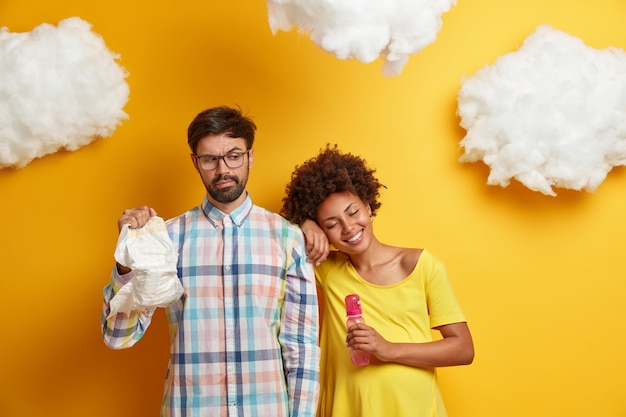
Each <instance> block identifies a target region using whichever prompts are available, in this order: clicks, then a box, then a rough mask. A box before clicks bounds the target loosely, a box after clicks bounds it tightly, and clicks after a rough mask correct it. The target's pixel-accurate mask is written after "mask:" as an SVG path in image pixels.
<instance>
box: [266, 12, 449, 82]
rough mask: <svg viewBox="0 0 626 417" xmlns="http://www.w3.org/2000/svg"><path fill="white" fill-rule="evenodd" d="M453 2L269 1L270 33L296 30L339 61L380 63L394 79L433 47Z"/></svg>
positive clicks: (384, 70)
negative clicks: (415, 57) (415, 56)
mask: <svg viewBox="0 0 626 417" xmlns="http://www.w3.org/2000/svg"><path fill="white" fill-rule="evenodd" d="M454 4H456V0H384V1H381V0H268V2H267V8H268V12H269V24H270V28H271V29H272V33H274V34H276V32H277V31H279V30H283V31H290V30H291V29H293V28H294V27H297V28H298V29H299V31H300V32H302V33H305V34H308V35H309V36H310V37H311V39H312V40H313V42H315V44H317V45H318V46H319V47H321V48H322V49H324V50H325V51H326V52H330V53H332V54H334V55H335V56H336V57H337V58H340V59H357V60H359V61H361V62H364V63H369V62H372V61H374V60H376V59H377V58H379V57H383V58H384V63H383V67H382V71H383V73H384V74H385V75H388V76H391V75H398V74H400V73H401V72H402V69H403V68H404V66H405V65H406V63H407V61H408V59H409V56H410V55H412V54H415V53H417V52H419V51H421V50H422V49H423V48H424V47H425V46H427V45H429V44H430V43H432V42H434V41H435V39H436V37H437V33H438V32H439V29H440V28H441V25H442V22H441V15H442V14H443V13H444V12H447V11H448V10H450V8H451V7H452V5H454Z"/></svg>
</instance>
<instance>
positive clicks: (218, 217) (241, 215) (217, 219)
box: [202, 192, 252, 227]
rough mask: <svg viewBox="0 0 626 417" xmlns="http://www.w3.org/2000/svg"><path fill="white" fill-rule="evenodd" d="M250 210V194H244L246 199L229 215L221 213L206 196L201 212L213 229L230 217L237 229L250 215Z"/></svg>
mask: <svg viewBox="0 0 626 417" xmlns="http://www.w3.org/2000/svg"><path fill="white" fill-rule="evenodd" d="M251 210H252V199H251V198H250V194H248V193H247V192H246V199H245V200H244V201H243V203H241V205H239V207H237V208H236V209H235V210H233V211H232V212H230V213H229V214H226V213H223V212H222V211H221V210H220V209H218V208H217V207H215V206H214V205H213V204H211V202H210V201H209V199H208V198H207V196H206V195H205V196H204V199H203V200H202V212H203V213H204V215H205V216H206V218H207V219H208V220H209V222H211V224H212V225H213V226H215V227H218V226H220V225H222V223H223V221H224V218H225V217H227V216H228V217H230V219H231V220H232V222H233V223H234V224H236V225H237V227H241V225H242V224H243V222H244V221H245V220H246V218H247V217H248V214H250V211H251Z"/></svg>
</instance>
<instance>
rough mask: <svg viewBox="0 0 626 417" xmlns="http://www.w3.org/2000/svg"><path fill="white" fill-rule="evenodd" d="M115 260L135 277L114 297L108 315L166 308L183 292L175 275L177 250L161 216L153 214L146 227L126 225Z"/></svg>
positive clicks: (121, 233)
mask: <svg viewBox="0 0 626 417" xmlns="http://www.w3.org/2000/svg"><path fill="white" fill-rule="evenodd" d="M115 260H116V261H117V262H119V263H120V264H122V265H124V266H127V267H129V268H131V269H132V270H133V278H132V279H131V280H130V281H129V282H127V283H126V284H124V285H123V286H122V288H120V290H119V291H118V292H117V294H115V296H114V297H113V298H112V299H111V302H110V307H111V312H110V313H109V317H112V316H113V315H115V314H117V313H120V312H121V313H126V314H129V313H130V312H131V311H138V310H146V309H151V308H154V307H167V306H168V305H170V304H172V303H174V302H175V301H177V300H178V299H179V298H180V297H181V295H183V292H184V289H183V286H182V284H181V282H180V279H179V278H178V275H177V274H176V263H177V261H178V252H177V251H175V250H174V245H173V244H172V240H171V239H170V237H169V235H168V234H167V228H166V227H165V222H164V221H163V219H162V218H160V217H157V216H154V217H151V218H150V220H149V221H148V223H146V225H145V226H143V227H141V228H139V229H131V228H129V225H128V224H125V225H124V226H123V227H122V230H121V231H120V236H119V238H118V240H117V247H116V248H115Z"/></svg>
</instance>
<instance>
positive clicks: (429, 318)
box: [315, 250, 465, 417]
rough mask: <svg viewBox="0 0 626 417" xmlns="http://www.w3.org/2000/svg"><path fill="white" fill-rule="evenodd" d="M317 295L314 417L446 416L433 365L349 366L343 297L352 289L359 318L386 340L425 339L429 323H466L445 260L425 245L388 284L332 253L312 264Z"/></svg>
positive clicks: (376, 363)
mask: <svg viewBox="0 0 626 417" xmlns="http://www.w3.org/2000/svg"><path fill="white" fill-rule="evenodd" d="M315 275H316V277H317V283H318V286H319V291H320V294H321V295H322V302H323V308H322V325H321V337H320V345H321V350H322V357H321V385H320V390H321V392H320V402H319V406H318V413H317V415H318V416H319V417H387V416H389V417H405V416H406V417H409V416H410V417H435V416H436V417H445V416H447V413H446V409H445V407H444V404H443V400H442V398H441V392H440V390H439V385H438V383H437V376H436V373H435V369H434V368H417V367H411V366H406V365H400V364H397V363H391V362H381V361H378V360H377V359H376V358H375V357H372V359H371V361H370V364H369V365H366V366H361V367H358V366H354V365H353V364H352V362H351V361H350V354H349V350H348V348H347V347H346V345H345V339H346V311H345V306H344V298H345V296H346V295H348V294H358V295H359V296H360V297H361V306H362V309H363V317H364V319H365V322H366V323H367V324H368V325H370V326H372V327H373V328H374V329H376V331H378V333H380V334H381V335H382V336H383V337H384V338H385V339H386V340H388V341H390V342H428V341H431V340H432V334H431V328H433V327H437V326H441V325H444V324H451V323H459V322H465V316H464V315H463V313H462V311H461V309H460V307H459V305H458V303H457V301H456V298H455V297H454V293H453V292H452V289H451V287H450V283H449V281H448V276H447V272H446V269H445V266H444V264H443V263H442V262H441V261H439V260H438V259H436V258H435V257H434V256H433V255H432V254H431V253H429V252H428V251H426V250H424V251H423V252H422V253H421V255H420V257H419V260H418V262H417V265H416V267H415V269H414V271H413V272H412V273H411V274H410V275H409V276H408V277H407V278H405V279H404V280H402V281H401V282H399V283H397V284H394V285H390V286H379V285H373V284H370V283H368V282H366V281H365V280H363V279H362V278H361V277H360V276H359V275H358V273H357V272H356V270H355V269H354V267H353V266H352V264H351V263H350V262H349V260H348V257H347V256H346V255H344V254H343V253H341V252H332V253H331V255H330V256H329V258H328V259H327V260H326V261H325V262H324V263H322V264H321V265H319V266H318V267H316V269H315Z"/></svg>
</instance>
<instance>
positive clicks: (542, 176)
mask: <svg viewBox="0 0 626 417" xmlns="http://www.w3.org/2000/svg"><path fill="white" fill-rule="evenodd" d="M457 113H458V115H459V116H460V119H461V122H460V124H461V126H462V127H463V128H465V129H466V131H467V132H466V133H467V134H466V136H465V137H464V138H463V140H462V141H461V146H462V147H463V148H464V153H463V155H462V156H461V157H460V159H459V160H460V161H461V162H476V161H479V160H482V161H483V162H484V163H485V164H486V165H488V166H489V167H490V174H489V178H488V180H487V183H488V184H490V185H500V186H502V187H506V186H507V185H508V184H509V182H510V180H511V179H515V180H517V181H519V182H521V183H522V184H524V185H525V186H526V187H528V188H529V189H531V190H533V191H539V192H541V193H544V194H546V195H551V196H555V195H556V193H555V192H554V190H553V187H559V188H566V189H573V190H583V189H584V190H586V191H595V190H596V189H597V187H598V186H599V185H600V184H601V183H602V181H604V179H605V178H606V175H607V174H608V172H609V171H610V170H611V169H612V168H613V167H615V166H622V165H625V164H626V53H625V52H624V51H623V50H621V49H618V48H612V47H611V48H607V49H602V50H598V49H594V48H591V47H589V46H586V45H585V44H584V43H583V41H582V40H580V39H578V38H576V37H573V36H571V35H569V34H566V33H564V32H561V31H558V30H556V29H553V28H552V27H550V26H549V25H543V26H540V27H538V28H537V29H536V30H535V32H534V33H532V34H531V35H530V36H529V37H528V38H526V40H525V41H524V43H523V45H522V46H521V47H520V48H519V50H518V51H516V52H511V53H508V54H506V55H503V56H501V57H500V58H498V59H497V60H496V62H495V63H494V64H493V65H492V66H486V67H485V68H483V69H481V70H479V71H478V72H476V74H474V75H473V76H472V77H471V78H468V79H466V80H464V81H463V83H462V86H461V89H460V91H459V93H458V108H457Z"/></svg>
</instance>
